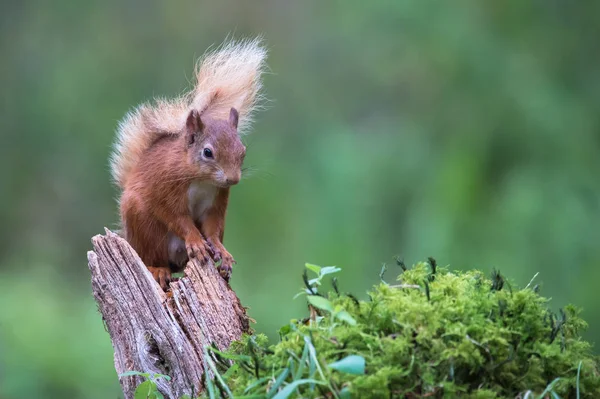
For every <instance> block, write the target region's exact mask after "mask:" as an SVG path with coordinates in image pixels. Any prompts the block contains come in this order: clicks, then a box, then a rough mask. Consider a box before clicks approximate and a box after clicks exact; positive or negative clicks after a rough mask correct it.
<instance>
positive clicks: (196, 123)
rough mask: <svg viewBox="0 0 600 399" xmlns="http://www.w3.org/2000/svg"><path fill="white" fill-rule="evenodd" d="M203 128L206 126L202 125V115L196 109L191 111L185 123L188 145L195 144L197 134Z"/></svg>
mask: <svg viewBox="0 0 600 399" xmlns="http://www.w3.org/2000/svg"><path fill="white" fill-rule="evenodd" d="M203 128H204V125H203V124H202V119H201V118H200V113H199V112H198V111H197V110H195V109H193V110H191V111H190V113H189V114H188V116H187V119H186V121H185V133H186V135H187V141H188V144H193V143H194V139H195V137H196V132H200V131H202V129H203Z"/></svg>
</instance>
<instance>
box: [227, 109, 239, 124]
mask: <svg viewBox="0 0 600 399" xmlns="http://www.w3.org/2000/svg"><path fill="white" fill-rule="evenodd" d="M239 117H240V115H239V114H238V112H237V109H235V108H231V111H229V123H230V124H231V125H232V126H233V127H234V128H236V129H237V125H238V119H239Z"/></svg>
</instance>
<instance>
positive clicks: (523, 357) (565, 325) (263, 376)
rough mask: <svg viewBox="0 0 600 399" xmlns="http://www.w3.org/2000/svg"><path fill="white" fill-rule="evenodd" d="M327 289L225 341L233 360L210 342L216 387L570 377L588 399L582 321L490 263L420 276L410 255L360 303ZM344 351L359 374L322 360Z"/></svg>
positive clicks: (263, 390)
mask: <svg viewBox="0 0 600 399" xmlns="http://www.w3.org/2000/svg"><path fill="white" fill-rule="evenodd" d="M433 263H434V262H433ZM307 267H309V268H310V270H313V271H314V272H316V273H317V274H318V277H317V278H316V279H313V280H311V281H309V280H308V279H306V282H307V286H308V287H311V288H309V289H307V290H316V289H317V288H318V286H319V285H320V282H321V280H322V278H323V277H324V274H323V273H320V272H319V270H320V269H319V268H318V267H315V266H312V265H308V266H307ZM434 268H435V267H434ZM335 271H337V270H331V269H329V271H328V272H329V273H330V272H335ZM319 273H320V274H319ZM325 274H327V273H325ZM315 292H316V291H312V293H315ZM327 297H328V300H325V301H323V300H322V299H321V300H318V299H317V300H314V298H315V297H314V296H311V295H309V299H310V302H311V303H312V304H313V305H316V306H318V307H319V308H321V309H316V312H317V313H318V315H317V317H316V318H315V320H305V321H304V322H299V321H295V322H292V323H290V324H289V325H288V326H285V327H284V328H282V329H281V340H280V342H279V343H277V344H276V345H271V346H268V344H267V339H266V337H264V336H262V335H258V336H246V337H244V338H243V339H242V340H241V341H240V342H237V343H235V344H234V345H232V347H231V348H230V350H229V352H228V355H227V357H229V358H231V357H235V359H236V360H235V362H234V364H235V365H234V366H233V368H230V369H229V370H228V371H227V370H226V367H224V366H223V365H224V364H225V361H224V359H223V357H222V356H220V355H219V354H217V353H215V352H213V353H214V356H213V357H212V360H211V362H214V365H216V367H215V370H217V369H218V370H220V372H222V379H223V381H224V382H225V383H226V384H227V387H228V389H231V391H232V392H233V394H234V395H236V396H238V395H243V394H245V395H249V394H254V395H262V396H257V397H273V396H274V395H275V394H276V393H277V392H279V393H280V395H282V396H283V393H282V392H281V390H282V389H283V388H284V387H286V386H287V385H288V384H290V383H291V382H292V381H297V380H300V379H313V380H315V381H317V382H318V383H317V382H315V383H314V384H312V385H311V384H309V383H305V384H301V385H299V386H298V388H297V390H294V392H296V394H295V395H291V396H290V397H297V395H298V394H300V395H301V396H302V397H305V398H314V397H339V398H345V397H356V398H390V397H397V398H405V397H406V398H411V397H421V396H423V395H428V396H429V397H442V396H443V397H461V398H505V397H507V398H514V397H515V396H517V395H519V394H521V395H523V396H525V394H526V392H528V391H531V395H537V396H531V397H532V398H533V397H538V396H539V395H541V394H542V393H543V392H544V391H545V390H546V389H547V388H548V392H549V391H550V390H551V391H552V392H554V393H556V394H558V395H560V397H562V398H571V397H573V398H575V397H576V389H577V384H579V387H580V394H581V395H580V397H582V398H598V397H600V377H599V375H600V374H599V361H598V359H597V358H595V357H594V356H593V355H592V352H591V346H590V344H589V343H588V342H586V341H584V340H582V339H581V337H580V335H579V334H580V332H581V331H582V330H583V329H584V328H585V327H586V323H585V322H584V321H583V320H582V319H581V318H580V317H579V311H578V309H576V308H575V307H573V306H567V307H565V308H564V310H562V311H561V312H560V314H559V315H554V314H553V313H552V312H551V311H550V310H549V309H548V306H547V304H548V300H547V299H546V298H544V297H542V296H540V295H538V293H537V292H536V290H535V289H532V288H529V287H528V288H525V289H520V290H516V289H511V287H510V286H509V285H508V283H507V282H505V281H504V279H503V278H502V276H500V275H499V274H497V273H495V274H494V275H493V276H492V278H491V279H490V278H486V276H484V275H483V274H482V273H481V272H478V271H469V272H451V271H449V270H447V269H445V268H438V270H437V271H436V272H435V273H434V274H432V272H431V266H430V264H428V263H419V264H417V265H416V266H415V267H414V268H412V269H410V270H407V271H405V272H404V273H403V274H401V275H400V276H399V277H398V280H397V282H396V283H393V284H388V283H385V282H382V283H381V284H379V285H377V286H375V287H373V289H372V290H371V291H370V292H369V297H370V300H369V301H356V300H355V299H353V298H352V297H350V296H347V295H344V294H339V293H329V294H328V296H327ZM323 309H327V310H323ZM349 355H358V356H360V357H362V358H364V360H365V364H366V367H365V369H364V373H361V371H362V370H361V369H360V367H359V366H357V365H352V367H350V368H349V369H348V370H346V371H350V373H349V372H342V371H337V370H333V369H331V368H329V367H328V366H327V365H328V364H331V363H333V362H335V361H338V360H340V359H344V358H346V357H347V356H349ZM354 359H360V358H354ZM580 364H581V372H580V377H579V379H578V378H577V371H578V366H579V365H580ZM352 372H354V373H358V374H354V373H352ZM278 377H280V378H278ZM557 378H558V380H557V381H555V380H556V379H557ZM553 382H554V383H553ZM208 383H209V384H213V382H211V381H209V382H208ZM214 384H215V387H216V388H217V389H215V392H216V393H215V395H218V394H219V389H218V388H219V385H220V384H217V383H216V382H215V383H214ZM550 384H553V385H550ZM249 387H251V388H249ZM221 390H222V391H223V387H221ZM548 392H547V393H548Z"/></svg>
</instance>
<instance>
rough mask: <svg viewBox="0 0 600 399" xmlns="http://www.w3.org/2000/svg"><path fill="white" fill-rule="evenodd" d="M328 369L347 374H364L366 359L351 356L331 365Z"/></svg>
mask: <svg viewBox="0 0 600 399" xmlns="http://www.w3.org/2000/svg"><path fill="white" fill-rule="evenodd" d="M328 367H329V368H330V369H334V370H337V371H341V372H342V373H347V374H356V375H359V374H364V373H365V358H364V357H362V356H358V355H350V356H347V357H345V358H343V359H342V360H339V361H337V362H334V363H331V364H329V365H328Z"/></svg>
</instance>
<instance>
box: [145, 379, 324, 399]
mask: <svg viewBox="0 0 600 399" xmlns="http://www.w3.org/2000/svg"><path fill="white" fill-rule="evenodd" d="M302 384H318V385H326V384H325V383H324V382H322V381H317V380H311V379H305V380H298V381H294V382H292V383H291V384H289V385H286V386H285V388H283V389H282V390H281V391H279V392H278V393H277V395H275V396H274V397H273V399H287V398H288V397H289V396H290V395H291V394H292V392H294V391H295V390H296V388H298V387H299V386H300V385H302ZM136 399H137V398H136Z"/></svg>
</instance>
